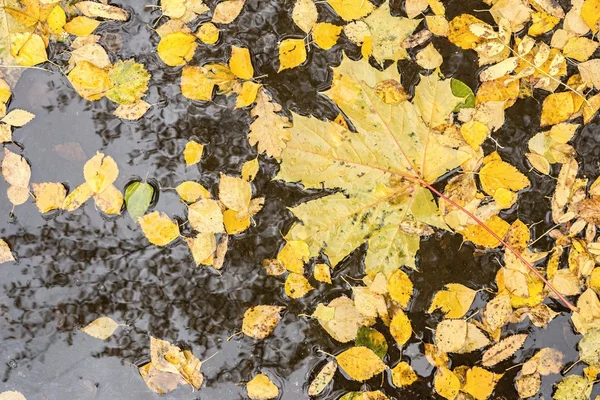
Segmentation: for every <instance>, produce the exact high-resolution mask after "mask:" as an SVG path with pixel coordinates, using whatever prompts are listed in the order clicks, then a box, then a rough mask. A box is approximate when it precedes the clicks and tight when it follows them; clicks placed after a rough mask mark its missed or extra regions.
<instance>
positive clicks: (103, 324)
mask: <svg viewBox="0 0 600 400" xmlns="http://www.w3.org/2000/svg"><path fill="white" fill-rule="evenodd" d="M118 327H119V324H117V323H116V322H115V321H113V320H112V319H111V318H109V317H100V318H98V319H95V320H94V321H92V322H91V323H89V324H88V325H86V326H84V327H83V328H81V331H82V332H84V333H87V334H88V335H90V336H92V337H95V338H96V339H101V340H106V339H108V338H109V337H111V335H112V334H113V333H114V332H115V330H117V328H118Z"/></svg>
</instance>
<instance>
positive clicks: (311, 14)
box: [292, 0, 319, 33]
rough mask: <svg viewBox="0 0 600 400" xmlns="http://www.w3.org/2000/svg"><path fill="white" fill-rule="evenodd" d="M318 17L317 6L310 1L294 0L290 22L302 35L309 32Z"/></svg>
mask: <svg viewBox="0 0 600 400" xmlns="http://www.w3.org/2000/svg"><path fill="white" fill-rule="evenodd" d="M318 17H319V13H318V11H317V6H315V3H314V2H313V1H312V0H296V4H294V9H293V10H292V20H294V23H295V24H296V25H298V28H300V29H302V30H303V31H304V33H309V32H310V31H311V29H312V28H313V26H314V25H315V23H316V22H317V18H318Z"/></svg>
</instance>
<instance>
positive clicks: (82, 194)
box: [61, 182, 94, 212]
mask: <svg viewBox="0 0 600 400" xmlns="http://www.w3.org/2000/svg"><path fill="white" fill-rule="evenodd" d="M93 195H94V192H93V191H92V188H91V187H90V185H88V184H87V182H84V183H82V184H81V185H79V186H77V187H76V188H75V190H73V191H72V192H71V193H69V195H68V196H67V197H66V198H65V200H64V201H63V203H62V206H61V208H62V209H63V210H66V211H69V212H72V211H75V210H76V209H78V208H79V207H81V205H82V204H83V203H85V202H86V201H88V199H89V198H90V197H92V196H93Z"/></svg>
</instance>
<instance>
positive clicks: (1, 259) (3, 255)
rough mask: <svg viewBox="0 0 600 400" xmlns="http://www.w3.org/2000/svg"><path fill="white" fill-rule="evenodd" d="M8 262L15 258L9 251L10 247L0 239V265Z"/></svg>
mask: <svg viewBox="0 0 600 400" xmlns="http://www.w3.org/2000/svg"><path fill="white" fill-rule="evenodd" d="M9 261H15V258H14V257H13V255H12V252H11V251H10V247H8V243H6V242H5V241H4V240H3V239H0V264H3V263H5V262H9Z"/></svg>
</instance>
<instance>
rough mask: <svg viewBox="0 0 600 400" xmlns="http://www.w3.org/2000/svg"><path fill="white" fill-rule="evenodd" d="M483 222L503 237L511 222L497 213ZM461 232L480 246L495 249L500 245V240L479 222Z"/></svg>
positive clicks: (466, 238)
mask: <svg viewBox="0 0 600 400" xmlns="http://www.w3.org/2000/svg"><path fill="white" fill-rule="evenodd" d="M483 223H484V224H485V225H486V226H487V227H488V228H489V229H491V230H492V231H493V232H494V233H496V235H498V236H499V237H501V238H503V237H504V235H506V232H508V230H509V229H510V224H509V223H508V222H506V221H505V220H503V219H502V218H500V217H498V216H496V215H494V216H492V217H491V218H490V219H488V220H487V221H484V222H483ZM460 233H461V234H462V235H463V237H464V238H465V240H470V241H471V242H473V243H475V244H476V245H478V246H483V247H487V248H490V249H493V248H494V247H498V246H499V245H500V241H499V240H498V239H496V238H495V237H494V236H492V235H491V234H490V233H489V232H488V231H487V230H486V229H485V228H483V227H481V226H480V225H479V224H474V225H468V226H467V227H466V228H464V229H462V230H461V231H460Z"/></svg>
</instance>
